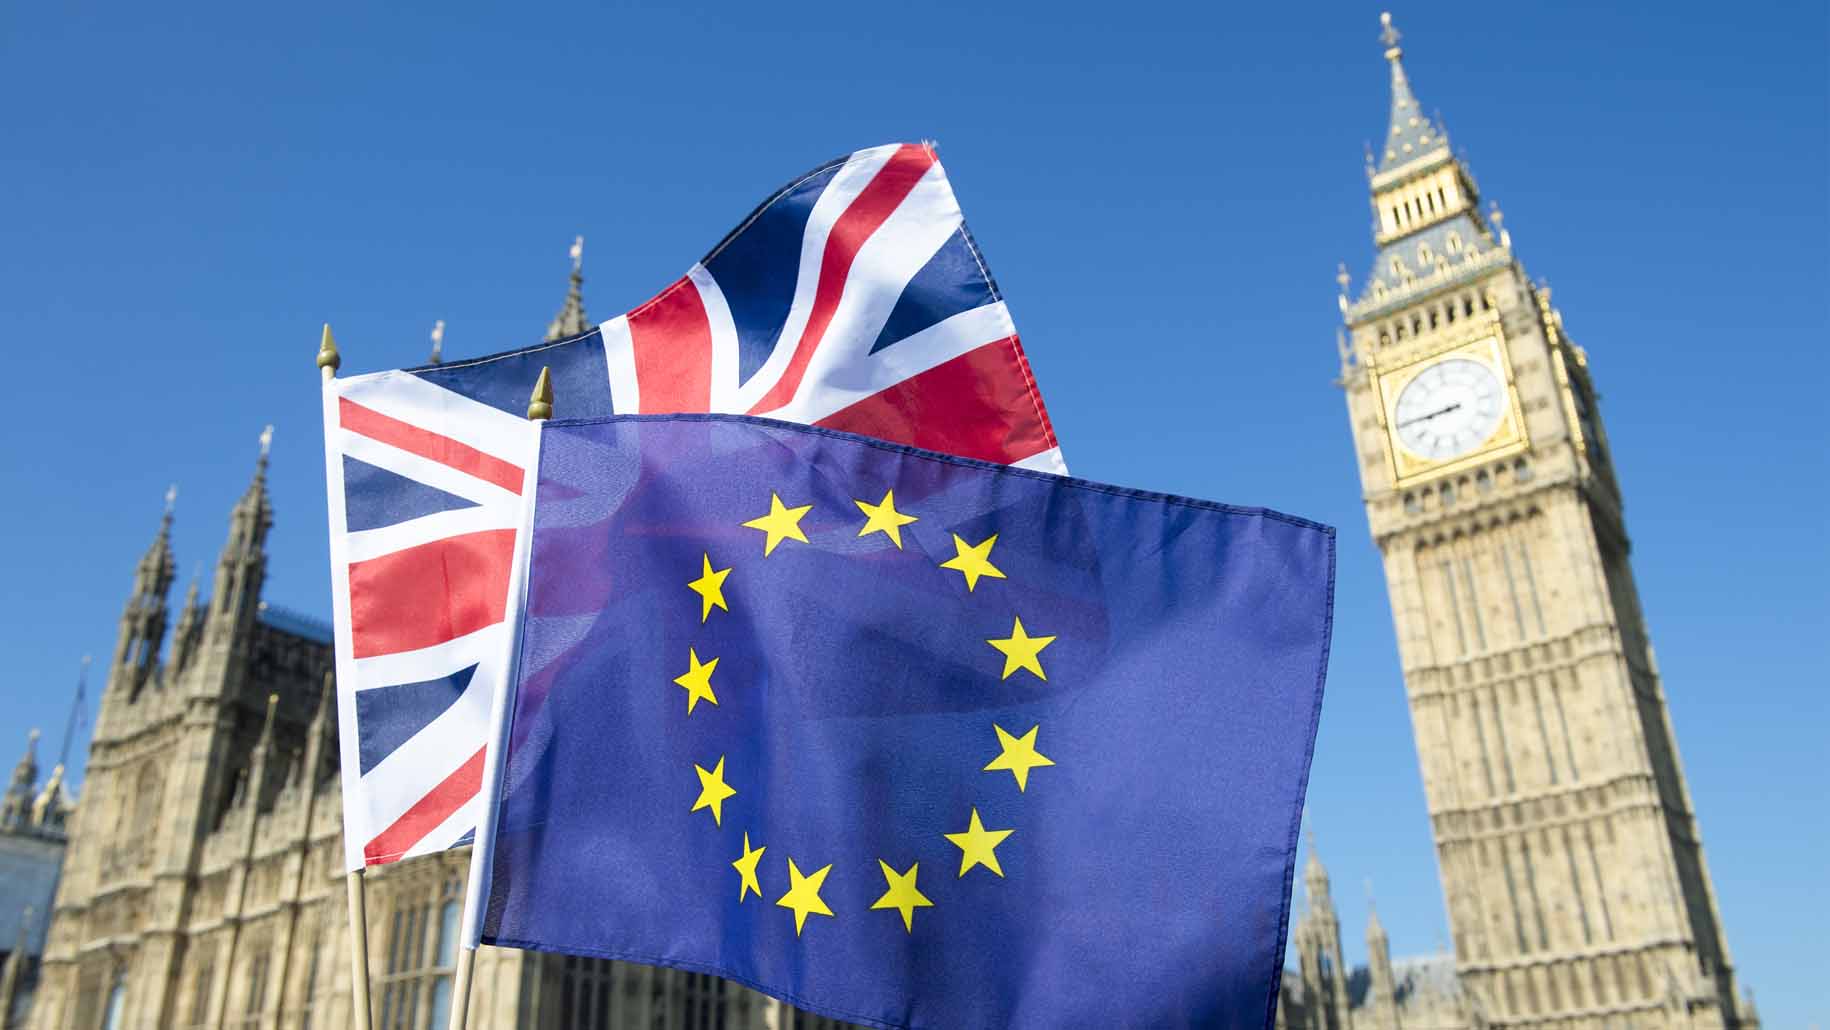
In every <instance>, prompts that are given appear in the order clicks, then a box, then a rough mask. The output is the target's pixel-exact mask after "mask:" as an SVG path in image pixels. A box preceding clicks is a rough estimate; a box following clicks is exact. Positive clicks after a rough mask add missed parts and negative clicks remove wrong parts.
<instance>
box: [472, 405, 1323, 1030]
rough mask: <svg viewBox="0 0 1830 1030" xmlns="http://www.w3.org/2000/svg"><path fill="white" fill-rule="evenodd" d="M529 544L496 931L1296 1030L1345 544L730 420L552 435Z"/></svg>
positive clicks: (902, 998) (844, 991)
mask: <svg viewBox="0 0 1830 1030" xmlns="http://www.w3.org/2000/svg"><path fill="white" fill-rule="evenodd" d="M533 527H534V528H533V536H532V543H531V551H530V557H529V564H528V584H529V585H528V591H527V600H526V606H527V607H526V622H525V627H524V630H523V633H524V636H523V639H522V644H521V651H520V655H519V659H518V673H517V677H516V680H515V684H514V687H513V691H514V693H513V696H512V698H511V699H510V701H509V704H510V707H509V709H508V711H509V713H510V717H509V722H508V723H507V726H508V730H507V740H508V749H507V750H506V751H505V752H504V758H503V776H502V794H501V799H500V807H499V810H498V812H499V819H498V824H497V831H496V838H495V845H494V855H493V861H492V862H491V865H490V870H491V884H490V889H489V895H488V907H487V909H486V910H485V912H484V914H483V929H482V935H483V940H484V941H485V942H487V943H490V944H497V945H506V946H512V947H521V948H537V949H541V950H549V951H557V952H565V953H568V954H577V955H592V956H602V957H607V958H615V959H623V960H626V961H631V962H639V963H647V964H651V965H657V966H669V967H674V968H678V969H686V970H694V971H698V972H703V973H714V974H717V975H719V976H723V977H727V978H729V979H731V980H735V981H738V982H741V983H744V984H749V985H751V986H753V987H755V988H757V989H759V990H761V991H764V992H766V993H768V994H771V995H774V996H776V997H779V998H782V999H785V1000H787V1001H789V1002H791V1003H793V1004H794V1005H797V1006H800V1007H801V1008H804V1009H808V1010H811V1011H814V1012H818V1013H822V1014H825V1015H829V1016H833V1017H837V1018H839V1019H844V1020H849V1021H852V1022H857V1023H863V1024H868V1025H873V1026H885V1027H935V1028H942V1027H944V1028H956V1027H981V1026H1028V1027H1061V1026H1089V1027H1113V1026H1139V1027H1142V1026H1150V1027H1157V1026H1204V1027H1205V1026H1252V1027H1263V1026H1268V1025H1269V1023H1270V1021H1271V1014H1272V1011H1273V1009H1274V1007H1275V1005H1276V996H1277V988H1278V982H1279V979H1280V971H1281V969H1282V965H1283V954H1284V936H1285V929H1286V924H1287V918H1288V906H1289V888H1290V878H1291V872H1292V869H1293V865H1294V855H1295V843H1296V833H1297V825H1298V819H1299V816H1300V812H1301V808H1302V801H1303V789H1304V785H1305V780H1306V778H1307V776H1308V770H1309V757H1310V750H1311V747H1312V746H1313V743H1314V736H1315V725H1316V718H1317V715H1318V713H1319V711H1320V705H1321V692H1322V678H1323V672H1324V669H1325V667H1326V665H1327V654H1328V638H1329V626H1330V614H1331V604H1332V588H1333V569H1334V532H1333V530H1331V529H1329V528H1327V527H1325V526H1319V525H1316V524H1314V523H1311V522H1306V521H1304V520H1302V519H1297V518H1291V517H1289V516H1286V515H1280V514H1277V513H1275V512H1269V511H1265V510H1262V509H1256V508H1234V507H1228V506H1225V505H1219V504H1211V503H1207V502H1203V501H1193V500H1187V499H1184V498H1178V497H1167V496H1163V495H1160V494H1149V493H1142V492H1138V491H1134V490H1125V489H1120V488H1117V487H1112V486H1105V485H1101V484H1097V483H1090V482H1085V481H1081V480H1075V479H1066V478H1060V477H1056V476H1051V475H1045V474H1041V473H1034V472H1027V471H1023V470H1018V469H1011V468H1005V467H1001V466H995V465H987V464H984V463H982V462H975V461H969V460H964V459H959V458H951V457H946V456H943V455H939V454H934V453H930V452H926V451H918V450H913V449H910V448H907V447H900V446H894V445H890V444H885V443H881V442H878V441H874V440H868V439H865V438H862V437H856V436H851V435H847V434H841V433H834V432H829V431H825V430H820V429H815V428H809V427H805V426H796V425H788V424H784V423H779V422H773V421H767V420H762V419H752V418H741V417H728V416H704V415H699V416H695V415H677V416H650V417H620V418H610V419H600V420H582V421H575V422H557V423H551V424H549V425H547V426H546V428H545V429H544V431H543V438H542V443H541V455H540V486H539V492H538V495H537V499H536V503H535V509H534V516H533Z"/></svg>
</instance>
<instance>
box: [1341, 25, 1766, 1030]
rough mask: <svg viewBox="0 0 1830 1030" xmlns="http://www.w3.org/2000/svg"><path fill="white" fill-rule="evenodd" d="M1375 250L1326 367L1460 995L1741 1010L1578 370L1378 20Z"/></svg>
mask: <svg viewBox="0 0 1830 1030" xmlns="http://www.w3.org/2000/svg"><path fill="white" fill-rule="evenodd" d="M1383 20H1384V22H1385V33H1384V37H1383V38H1384V41H1385V45H1386V50H1385V57H1386V59H1387V61H1388V62H1389V64H1390V67H1391V83H1392V104H1391V121H1390V125H1389V127H1388V129H1387V130H1386V132H1385V135H1384V136H1383V138H1382V140H1381V142H1380V143H1379V144H1378V145H1377V146H1376V147H1374V148H1373V153H1371V154H1369V155H1368V158H1369V160H1368V168H1367V174H1368V176H1369V178H1370V182H1371V188H1372V209H1373V215H1374V230H1373V242H1374V243H1375V245H1376V246H1377V249H1378V257H1377V258H1376V260H1375V263H1374V265H1373V269H1372V273H1371V275H1370V276H1369V277H1368V278H1367V280H1366V282H1365V283H1364V285H1363V287H1362V289H1361V290H1360V291H1359V293H1358V296H1357V297H1351V296H1349V293H1348V287H1349V285H1350V282H1349V280H1348V278H1347V275H1346V272H1345V270H1343V272H1342V275H1341V286H1342V295H1341V301H1340V303H1341V312H1342V315H1343V318H1344V321H1345V329H1344V331H1343V333H1342V339H1341V346H1340V350H1341V380H1340V384H1341V386H1342V387H1343V388H1344V390H1345V392H1346V395H1347V410H1348V415H1349V419H1350V423H1351V426H1352V430H1353V437H1354V445H1355V450H1356V451H1357V453H1358V457H1359V468H1360V479H1361V483H1362V486H1363V490H1364V498H1365V502H1366V515H1367V521H1368V522H1369V523H1370V525H1371V529H1372V535H1373V539H1374V541H1375V542H1376V543H1377V544H1378V547H1379V550H1380V553H1381V554H1382V556H1383V559H1384V566H1385V576H1386V583H1387V586H1388V589H1389V590H1390V594H1391V604H1392V613H1393V617H1394V620H1395V622H1396V624H1397V632H1398V647H1399V654H1400V658H1401V660H1402V663H1403V667H1404V682H1405V691H1406V694H1407V695H1408V697H1409V700H1410V708H1411V720H1412V729H1413V731H1414V732H1415V734H1416V738H1417V754H1418V758H1419V761H1420V762H1421V763H1422V767H1423V781H1424V791H1425V795H1426V797H1427V799H1428V804H1429V812H1430V820H1431V824H1432V829H1433V833H1434V837H1435V842H1436V854H1437V860H1438V863H1439V866H1440V869H1441V873H1442V885H1443V891H1444V894H1445V897H1446V900H1447V904H1448V914H1449V920H1450V923H1451V929H1452V932H1453V936H1454V945H1455V957H1456V964H1457V968H1458V971H1459V974H1460V979H1461V981H1462V984H1463V986H1464V988H1465V989H1466V990H1467V991H1468V993H1469V995H1470V997H1471V999H1472V1001H1473V1003H1474V1004H1475V1006H1476V1007H1477V1009H1478V1010H1479V1012H1480V1013H1481V1015H1482V1017H1483V1018H1484V1020H1485V1021H1486V1023H1487V1024H1488V1025H1491V1026H1507V1027H1525V1026H1534V1027H1535V1026H1556V1027H1571V1028H1575V1027H1596V1028H1600V1027H1626V1026H1632V1027H1694V1028H1705V1027H1708V1028H1717V1027H1720V1028H1735V1027H1748V1026H1753V1025H1755V1022H1754V1019H1755V1017H1753V1016H1752V1015H1751V1007H1749V1006H1744V1005H1743V1003H1742V1002H1741V1001H1740V999H1739V998H1738V997H1737V995H1736V992H1735V982H1734V970H1733V966H1732V964H1731V961H1730V958H1729V953H1728V946H1727V943H1726V941H1725V938H1724V935H1723V931H1722V926H1721V920H1720V917H1719V915H1718V912H1717V908H1716V900H1715V892H1714V889H1713V888H1712V887H1711V885H1710V878H1709V870H1708V867H1707V865H1706V864H1705V862H1704V858H1703V844H1702V838H1701V836H1700V834H1699V831H1698V828H1697V821H1696V817H1695V814H1694V812H1693V810H1692V807H1691V801H1690V793H1689V789H1688V787H1687V786H1686V784H1685V781H1684V771H1683V765H1682V762H1681V761H1680V759H1679V757H1678V751H1677V742H1676V739H1675V738H1674V736H1673V734H1672V729H1671V721H1670V718H1669V716H1668V714H1667V712H1666V706H1665V694H1664V690H1663V687H1662V686H1661V684H1660V680H1659V672H1658V667H1657V664H1656V662H1655V661H1654V659H1653V654H1652V647H1651V644H1650V643H1649V641H1648V639H1647V633H1646V627H1645V623H1644V620H1643V618H1642V616H1641V613H1640V610H1639V600H1638V595H1637V591H1636V588H1635V586H1634V582H1633V572H1632V567H1631V564H1630V562H1629V560H1628V553H1629V544H1628V537H1627V531H1626V524H1625V521H1624V519H1623V514H1622V511H1623V504H1622V498H1621V492H1620V484H1619V482H1618V481H1617V480H1616V478H1615V475H1614V468H1613V464H1612V460H1611V456H1610V454H1609V448H1608V439H1607V432H1606V430H1605V428H1604V427H1603V425H1602V421H1601V414H1600V411H1599V409H1598V407H1597V404H1596V397H1595V389H1594V385H1593V382H1592V380H1591V378H1590V368H1589V361H1588V358H1587V356H1586V354H1585V353H1584V351H1583V350H1582V348H1580V347H1578V346H1577V345H1576V344H1575V343H1574V341H1572V340H1571V339H1570V338H1569V336H1568V335H1567V334H1566V333H1565V331H1564V328H1563V319H1562V316H1561V315H1560V314H1559V313H1558V311H1557V310H1556V309H1554V308H1553V307H1551V304H1550V291H1549V290H1548V289H1547V288H1544V287H1540V286H1535V285H1533V284H1532V282H1531V281H1530V279H1528V278H1527V277H1526V274H1525V271H1524V268H1523V267H1522V266H1521V265H1520V263H1519V260H1518V258H1517V257H1516V256H1515V255H1514V254H1513V251H1512V240H1511V236H1510V234H1509V233H1508V232H1507V231H1506V230H1505V229H1504V228H1502V225H1501V219H1500V215H1499V212H1498V210H1497V208H1496V209H1495V210H1493V211H1492V213H1491V214H1489V215H1483V214H1482V213H1481V211H1480V206H1479V189H1478V187H1477V186H1476V184H1475V181H1474V176H1473V174H1472V173H1471V172H1470V171H1469V170H1468V168H1467V166H1466V165H1465V164H1463V163H1462V161H1461V160H1459V159H1458V158H1457V157H1456V156H1455V155H1454V154H1453V152H1452V151H1451V150H1450V147H1449V141H1448V137H1447V134H1446V131H1445V130H1444V129H1443V128H1442V127H1441V126H1440V125H1438V124H1436V123H1435V122H1433V121H1432V120H1431V119H1430V118H1428V117H1426V116H1425V115H1424V113H1423V110H1422V108H1421V107H1420V106H1419V105H1418V103H1417V100H1416V98H1415V97H1414V96H1413V95H1412V92H1411V86H1410V83H1409V81H1408V80H1407V79H1406V77H1405V72H1404V66H1403V65H1402V64H1401V63H1400V60H1401V57H1402V52H1401V51H1400V50H1399V48H1398V45H1397V43H1398V34H1397V32H1396V31H1395V30H1394V29H1393V28H1392V26H1391V20H1390V17H1389V16H1385V17H1384V19H1383Z"/></svg>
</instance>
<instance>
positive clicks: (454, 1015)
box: [447, 244, 576, 1030]
mask: <svg viewBox="0 0 1830 1030" xmlns="http://www.w3.org/2000/svg"><path fill="white" fill-rule="evenodd" d="M574 247H575V248H576V244H575V245H574ZM552 417H553V374H552V370H551V369H549V368H542V369H541V370H540V378H539V379H538V380H536V381H535V383H534V392H533V393H532V394H531V395H530V396H529V397H528V399H527V418H528V421H530V422H544V421H546V420H547V419H550V418H552ZM537 454H538V452H537V451H536V455H537ZM535 466H536V468H537V467H538V466H539V459H538V457H537V456H536V459H535ZM531 510H532V504H531V503H530V504H529V506H528V508H527V509H526V510H524V511H523V513H522V529H523V532H522V534H521V541H520V542H519V543H517V545H516V548H515V550H516V557H515V563H516V565H517V566H519V565H521V564H522V562H523V560H524V559H523V558H522V555H524V554H525V553H526V546H525V545H526V543H527V538H528V537H529V535H530V534H531V530H530V529H529V528H528V526H527V522H528V518H527V512H528V511H531ZM510 580H511V582H519V581H520V577H519V576H517V575H513V574H511V575H510ZM514 646H515V641H514V639H513V637H512V636H511V638H510V642H509V647H510V649H511V652H510V658H511V659H512V658H513V648H514ZM507 668H508V670H509V679H508V680H506V681H504V682H503V684H502V688H501V689H500V690H498V691H497V692H496V697H495V707H494V710H493V711H492V712H491V713H490V719H489V741H488V746H487V747H486V748H485V750H484V752H483V785H482V796H483V808H482V811H481V812H479V813H478V816H477V832H476V839H475V841H474V843H472V844H471V845H470V879H469V882H468V883H467V884H466V885H465V891H464V923H463V931H462V945H463V946H462V947H461V948H460V949H459V950H458V954H457V976H456V977H455V978H454V979H453V981H452V985H451V986H452V991H451V994H452V997H451V1022H450V1023H448V1024H447V1030H467V1027H468V1025H469V1021H470V980H471V976H472V974H473V973H474V972H475V970H476V964H477V944H478V943H479V936H480V926H481V914H482V909H483V893H484V891H485V890H486V887H485V885H486V884H487V883H488V882H489V860H490V858H491V856H492V854H493V853H494V851H495V844H496V808H497V805H498V803H499V801H500V799H501V778H502V748H503V747H504V746H506V742H505V741H504V740H503V739H502V736H503V731H504V730H505V729H506V727H507V725H508V693H509V688H510V687H511V686H512V685H513V675H514V662H513V661H512V660H511V661H510V662H509V663H508V665H507Z"/></svg>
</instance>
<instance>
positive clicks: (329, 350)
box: [318, 322, 343, 379]
mask: <svg viewBox="0 0 1830 1030" xmlns="http://www.w3.org/2000/svg"><path fill="white" fill-rule="evenodd" d="M342 364H343V355H341V354H339V353H337V340H336V338H335V337H333V336H331V335H330V323H329V322H326V323H324V336H323V337H322V338H321V339H320V340H319V341H318V367H319V368H321V369H324V370H325V372H324V376H325V378H327V379H328V378H330V377H332V376H335V375H336V374H337V369H338V368H339V367H340V366H342Z"/></svg>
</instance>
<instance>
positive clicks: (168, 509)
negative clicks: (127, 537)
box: [140, 483, 178, 593]
mask: <svg viewBox="0 0 1830 1030" xmlns="http://www.w3.org/2000/svg"><path fill="white" fill-rule="evenodd" d="M177 503H178V486H177V484H175V483H174V484H172V486H171V487H170V488H168V489H167V490H166V491H165V514H163V515H161V516H159V531H158V532H157V533H154V534H153V541H152V543H151V544H150V545H149V546H148V547H147V548H146V553H145V554H144V555H142V556H141V558H140V576H141V577H142V578H143V579H144V580H145V581H146V582H148V583H152V584H169V583H170V582H171V579H172V567H173V566H174V565H176V564H177V560H176V559H175V558H173V557H172V509H173V508H174V507H175V506H176V505H177ZM160 592H161V593H163V590H161V591H160Z"/></svg>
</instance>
